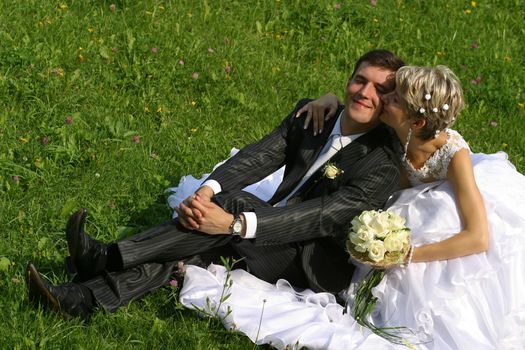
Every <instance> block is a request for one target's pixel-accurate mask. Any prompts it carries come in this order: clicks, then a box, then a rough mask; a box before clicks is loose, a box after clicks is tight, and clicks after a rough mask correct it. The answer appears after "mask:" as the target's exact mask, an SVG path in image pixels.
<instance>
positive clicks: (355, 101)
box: [352, 100, 372, 108]
mask: <svg viewBox="0 0 525 350" xmlns="http://www.w3.org/2000/svg"><path fill="white" fill-rule="evenodd" d="M352 101H353V102H354V103H356V104H358V105H360V106H361V107H365V108H372V107H371V106H368V105H366V104H364V103H363V102H361V101H359V100H352Z"/></svg>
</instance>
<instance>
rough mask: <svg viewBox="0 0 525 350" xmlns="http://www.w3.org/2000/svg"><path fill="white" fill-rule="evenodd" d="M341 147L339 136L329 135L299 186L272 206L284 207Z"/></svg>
mask: <svg viewBox="0 0 525 350" xmlns="http://www.w3.org/2000/svg"><path fill="white" fill-rule="evenodd" d="M342 147H343V144H342V142H341V135H340V134H333V135H330V138H329V139H328V141H327V142H326V144H325V147H324V148H323V151H322V152H321V154H319V157H317V159H316V161H315V162H314V164H313V165H312V166H311V167H310V169H308V171H307V172H306V174H305V175H304V176H303V178H302V180H301V182H299V184H298V185H297V186H296V187H295V188H294V190H293V191H291V192H290V193H289V194H288V195H287V196H286V197H285V198H284V199H283V200H281V201H280V202H278V203H276V204H275V205H274V206H275V207H284V206H285V205H286V202H287V201H288V199H290V197H292V196H293V195H294V194H295V192H297V190H298V189H300V188H301V186H302V185H304V183H305V182H306V181H308V179H309V178H310V176H312V175H313V174H314V173H315V172H316V171H317V170H318V169H319V168H320V167H321V166H322V165H323V164H324V163H326V162H327V161H328V160H329V159H330V158H332V157H333V156H334V155H335V154H336V153H337V152H338V151H339V150H340V149H341V148H342Z"/></svg>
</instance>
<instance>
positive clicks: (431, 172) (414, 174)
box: [401, 129, 470, 186]
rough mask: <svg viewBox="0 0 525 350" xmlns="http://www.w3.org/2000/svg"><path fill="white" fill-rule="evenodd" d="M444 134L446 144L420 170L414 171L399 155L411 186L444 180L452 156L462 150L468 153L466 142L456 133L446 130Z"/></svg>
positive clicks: (408, 162)
mask: <svg viewBox="0 0 525 350" xmlns="http://www.w3.org/2000/svg"><path fill="white" fill-rule="evenodd" d="M445 132H446V133H447V136H448V139H447V142H446V143H445V144H444V145H443V146H441V147H440V148H439V149H438V150H437V151H436V152H434V154H432V155H431V156H430V158H428V159H427V161H426V162H425V164H423V166H422V167H421V168H419V169H415V168H414V166H413V165H412V164H411V163H410V161H409V160H408V159H403V154H401V162H402V163H403V165H404V166H405V169H406V170H407V172H408V180H409V181H410V184H411V185H412V186H416V185H419V184H421V183H423V182H424V180H427V179H434V180H444V179H446V178H447V170H448V165H449V163H450V160H451V159H452V157H453V156H454V154H456V152H457V151H459V150H460V149H463V148H466V149H468V150H469V151H470V147H469V146H468V144H467V142H466V141H465V139H463V137H462V136H461V135H460V134H459V133H458V132H457V131H455V130H452V129H446V130H445Z"/></svg>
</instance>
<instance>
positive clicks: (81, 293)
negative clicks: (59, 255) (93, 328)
mask: <svg viewBox="0 0 525 350" xmlns="http://www.w3.org/2000/svg"><path fill="white" fill-rule="evenodd" d="M26 284H27V288H28V290H29V300H30V301H31V302H32V303H34V304H35V305H38V304H40V305H43V306H44V307H48V308H51V309H52V310H54V311H56V312H60V313H62V314H63V315H64V317H65V318H66V319H71V318H73V317H80V318H81V319H82V320H84V321H87V320H89V318H90V316H91V314H92V313H93V310H94V308H95V305H94V303H95V302H94V298H93V296H92V294H91V291H90V290H89V288H87V287H85V286H83V285H80V284H76V283H66V284H62V285H58V286H53V285H52V284H51V283H49V282H47V281H46V280H45V279H43V278H42V276H41V275H40V273H38V271H37V270H36V268H35V266H34V265H33V264H31V263H29V264H27V269H26Z"/></svg>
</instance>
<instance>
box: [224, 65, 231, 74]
mask: <svg viewBox="0 0 525 350" xmlns="http://www.w3.org/2000/svg"><path fill="white" fill-rule="evenodd" d="M224 71H225V72H226V74H230V73H231V72H232V67H231V66H226V67H225V68H224Z"/></svg>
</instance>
